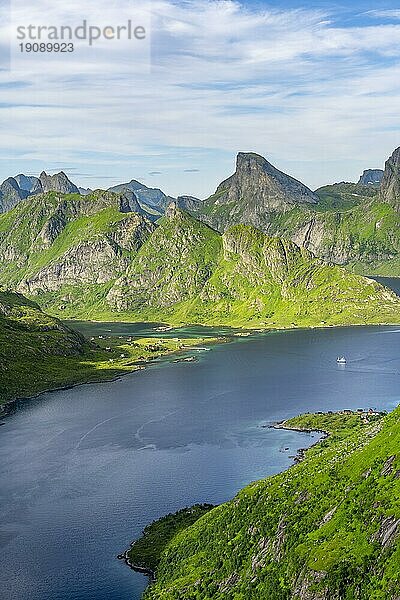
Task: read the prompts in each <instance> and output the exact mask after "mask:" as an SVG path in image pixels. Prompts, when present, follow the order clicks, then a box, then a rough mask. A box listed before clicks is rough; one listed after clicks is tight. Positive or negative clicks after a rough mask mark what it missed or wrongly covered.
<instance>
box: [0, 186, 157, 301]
mask: <svg viewBox="0 0 400 600" xmlns="http://www.w3.org/2000/svg"><path fill="white" fill-rule="evenodd" d="M153 229H154V226H153V225H152V224H151V223H150V222H149V221H148V220H147V219H145V218H144V217H142V216H141V215H138V214H136V213H133V212H131V199H130V198H127V197H125V196H124V195H121V194H114V193H111V192H103V191H101V190H98V191H96V192H93V193H92V194H90V195H87V196H80V195H78V194H72V195H71V194H69V195H64V194H59V193H56V192H50V193H47V194H39V195H35V196H32V197H30V198H28V199H27V200H25V201H23V202H21V203H20V204H19V205H18V206H17V207H16V208H15V209H14V210H12V211H10V212H8V213H6V214H4V215H2V216H1V217H0V260H1V264H2V269H1V271H0V282H1V283H3V284H6V285H8V286H12V287H14V288H17V289H18V290H19V291H22V292H24V293H26V294H31V295H33V294H38V293H42V294H45V293H47V292H54V291H58V292H59V295H58V296H57V302H58V305H60V304H63V302H64V300H63V298H64V293H63V291H62V290H64V291H65V297H66V299H68V296H69V294H70V293H72V291H71V290H68V289H66V288H68V286H73V287H77V288H78V295H80V296H82V295H84V294H86V295H88V302H91V303H93V297H91V299H90V300H89V297H90V295H91V294H94V295H97V294H98V293H100V296H101V291H102V289H103V288H107V285H108V286H109V285H111V283H110V282H113V281H114V280H115V279H116V278H118V277H119V276H120V275H121V274H122V273H123V272H124V270H125V269H126V268H127V266H128V265H129V263H130V260H131V257H132V256H133V255H134V254H135V253H136V252H137V250H138V249H139V247H140V246H141V244H142V243H143V242H144V241H145V240H146V239H147V237H148V236H149V235H150V234H151V232H152V231H153ZM104 293H105V292H104Z"/></svg>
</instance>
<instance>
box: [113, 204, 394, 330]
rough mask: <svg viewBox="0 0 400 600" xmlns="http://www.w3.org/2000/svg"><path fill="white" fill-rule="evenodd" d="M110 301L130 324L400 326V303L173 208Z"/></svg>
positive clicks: (245, 230)
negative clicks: (137, 321)
mask: <svg viewBox="0 0 400 600" xmlns="http://www.w3.org/2000/svg"><path fill="white" fill-rule="evenodd" d="M107 300H108V302H109V303H110V305H111V306H112V307H113V308H114V310H115V311H121V312H122V313H123V314H129V315H130V318H135V319H143V320H155V319H161V320H164V321H167V322H171V323H179V322H182V323H188V322H189V323H190V322H191V323H208V324H215V325H217V324H230V325H235V326H244V325H247V326H254V327H256V326H262V327H264V326H270V327H278V326H279V327H282V326H288V327H290V326H306V325H321V324H345V323H367V322H370V323H377V322H397V321H398V320H399V316H400V315H399V308H400V304H399V299H398V298H397V297H396V296H395V295H394V294H393V293H392V292H390V291H389V290H387V289H385V288H383V287H381V286H379V285H378V284H377V283H376V282H374V281H371V280H368V279H365V278H362V277H359V276H357V275H353V274H351V273H348V272H347V271H345V270H344V269H342V268H340V267H336V266H327V265H325V264H323V263H322V262H321V261H320V260H319V259H316V258H315V257H313V255H312V254H311V253H310V252H308V251H307V250H305V249H302V248H299V247H298V246H296V245H295V244H294V243H293V242H290V241H287V240H284V239H279V238H271V237H269V236H267V235H266V234H263V233H262V232H260V231H258V230H257V229H254V228H253V227H248V226H243V225H241V226H235V227H232V228H230V229H229V230H228V231H226V232H225V234H224V235H222V236H221V235H220V234H218V233H217V232H216V231H214V230H212V229H210V228H209V227H208V226H206V225H204V224H202V223H200V222H199V221H196V220H195V219H193V218H191V217H189V215H187V213H184V212H183V211H180V210H179V209H177V208H171V209H170V211H169V212H168V214H167V216H166V217H165V219H164V220H163V221H162V223H161V224H160V226H159V227H158V228H157V230H156V231H155V232H154V234H153V235H152V236H151V237H150V238H149V239H148V240H147V242H145V243H144V244H143V246H142V247H141V248H140V250H139V251H138V253H137V255H136V256H135V257H134V259H133V261H132V263H131V265H130V267H129V268H128V270H127V273H126V275H124V276H123V277H122V278H121V279H120V280H119V281H117V283H116V284H115V286H114V287H113V288H112V289H111V290H110V292H109V294H108V296H107Z"/></svg>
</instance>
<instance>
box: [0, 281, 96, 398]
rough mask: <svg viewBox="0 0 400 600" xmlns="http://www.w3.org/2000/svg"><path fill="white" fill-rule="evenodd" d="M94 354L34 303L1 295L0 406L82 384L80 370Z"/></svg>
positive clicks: (7, 293) (78, 336)
mask: <svg viewBox="0 0 400 600" xmlns="http://www.w3.org/2000/svg"><path fill="white" fill-rule="evenodd" d="M91 351H92V348H91V346H90V345H89V344H88V343H87V342H86V341H85V340H84V338H83V337H82V336H80V335H79V334H78V333H76V332H74V331H72V330H70V329H68V328H67V327H65V326H64V325H63V324H62V323H61V321H59V320H58V319H54V318H53V317H49V316H48V315H46V314H44V313H43V312H42V311H41V310H40V308H39V307H38V305H37V304H35V303H34V302H32V301H30V300H27V299H26V298H24V297H23V296H21V295H20V294H13V293H11V292H7V291H0V371H1V377H0V404H1V403H2V402H5V401H8V400H11V399H13V398H15V397H18V396H24V395H28V394H29V395H32V394H35V393H38V392H40V391H43V390H45V389H47V388H49V387H57V385H61V384H67V383H71V382H73V381H75V380H79V373H78V372H77V366H78V365H79V362H80V361H83V360H84V358H85V357H87V356H88V355H89V354H90V353H91Z"/></svg>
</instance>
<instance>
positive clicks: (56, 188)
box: [32, 171, 79, 194]
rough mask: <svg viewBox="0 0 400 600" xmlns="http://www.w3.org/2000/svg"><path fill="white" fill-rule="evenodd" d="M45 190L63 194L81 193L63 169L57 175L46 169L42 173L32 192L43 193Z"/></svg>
mask: <svg viewBox="0 0 400 600" xmlns="http://www.w3.org/2000/svg"><path fill="white" fill-rule="evenodd" d="M43 192H61V193H62V194H79V189H78V188H77V186H76V185H75V184H74V183H72V181H70V180H69V179H68V177H67V176H66V174H65V173H64V172H63V171H61V172H60V173H56V174H55V175H48V174H47V173H46V172H45V171H42V173H40V177H39V180H38V182H37V184H36V185H35V187H34V188H33V189H32V193H35V194H37V193H43Z"/></svg>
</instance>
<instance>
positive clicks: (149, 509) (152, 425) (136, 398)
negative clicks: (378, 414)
mask: <svg viewBox="0 0 400 600" xmlns="http://www.w3.org/2000/svg"><path fill="white" fill-rule="evenodd" d="M96 327H98V328H99V329H96ZM101 327H102V326H101V325H91V326H90V333H92V334H93V335H94V334H96V332H97V331H99V330H100V328H101ZM114 327H115V329H113V328H114ZM120 327H121V326H120V325H119V324H116V325H110V326H107V327H106V329H110V328H111V329H112V332H110V334H111V333H113V334H116V335H120V333H117V331H119V332H120ZM125 327H126V328H125V329H124V332H123V334H124V335H129V327H128V326H125ZM132 333H134V331H133V330H132ZM233 340H234V341H233V342H232V343H230V344H225V345H219V346H215V347H213V349H212V351H210V352H204V353H203V354H199V357H200V360H199V362H197V363H173V362H171V361H170V360H164V361H162V362H160V363H158V364H157V365H155V366H153V367H151V368H149V369H148V370H146V371H140V372H137V373H134V374H131V375H128V376H126V377H124V378H122V379H120V380H119V381H116V382H113V383H106V384H101V385H88V386H80V387H76V388H74V389H71V390H65V391H60V392H56V393H52V394H44V395H43V396H41V397H39V398H36V399H34V400H29V401H21V402H19V403H18V405H16V406H15V408H14V409H13V410H12V412H11V413H10V414H9V415H8V416H7V417H6V418H5V419H3V421H4V423H5V424H4V425H3V426H2V427H0V545H1V553H0V597H1V598H2V600H3V599H4V600H78V599H79V600H110V599H115V600H117V599H118V600H128V599H129V600H138V599H139V598H140V595H141V593H142V591H143V589H144V586H145V585H146V578H145V577H144V576H142V575H140V574H136V573H134V572H133V571H130V570H129V569H128V568H127V567H126V566H125V565H124V564H123V563H122V562H121V561H118V560H117V559H116V555H117V554H118V553H120V552H121V551H123V550H124V549H125V548H126V547H127V546H128V545H129V543H130V542H131V540H132V539H134V538H135V537H137V536H138V535H139V534H140V532H141V530H142V529H143V527H144V526H145V525H146V524H147V523H148V522H149V521H151V520H153V519H155V518H157V517H159V516H161V515H163V514H165V513H166V512H169V511H172V510H177V509H179V508H181V507H182V506H185V505H189V504H192V503H194V502H212V503H219V502H223V501H224V500H226V499H228V498H231V497H232V496H233V495H234V494H235V492H236V491H237V490H239V489H240V488H241V487H242V486H244V485H245V484H246V483H248V482H250V481H252V480H254V479H259V478H261V477H263V476H266V475H269V474H272V473H276V472H278V471H280V470H282V469H284V468H286V467H288V466H289V465H290V464H291V462H292V459H291V458H290V456H292V455H293V454H295V453H296V449H297V448H299V447H302V446H305V445H308V444H310V443H311V442H312V441H314V440H315V439H316V437H315V436H314V434H299V433H295V432H288V431H277V430H273V429H268V428H263V427H262V425H263V424H268V423H271V422H273V421H277V420H281V419H284V418H286V417H288V416H291V415H295V414H297V413H301V412H304V411H313V410H336V409H341V408H347V407H349V408H359V407H363V408H368V407H377V408H380V409H388V410H390V409H392V408H393V407H394V406H396V405H397V404H398V403H399V400H400V386H399V383H400V345H399V341H400V327H399V328H396V327H366V328H362V327H355V328H341V329H322V330H307V331H306V330H298V331H288V332H275V333H270V334H263V335H258V336H256V337H252V338H245V339H243V338H233ZM339 354H340V355H341V354H345V355H346V356H347V358H348V363H347V365H346V366H338V365H337V364H336V357H337V355H339ZM285 448H289V450H285Z"/></svg>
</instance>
